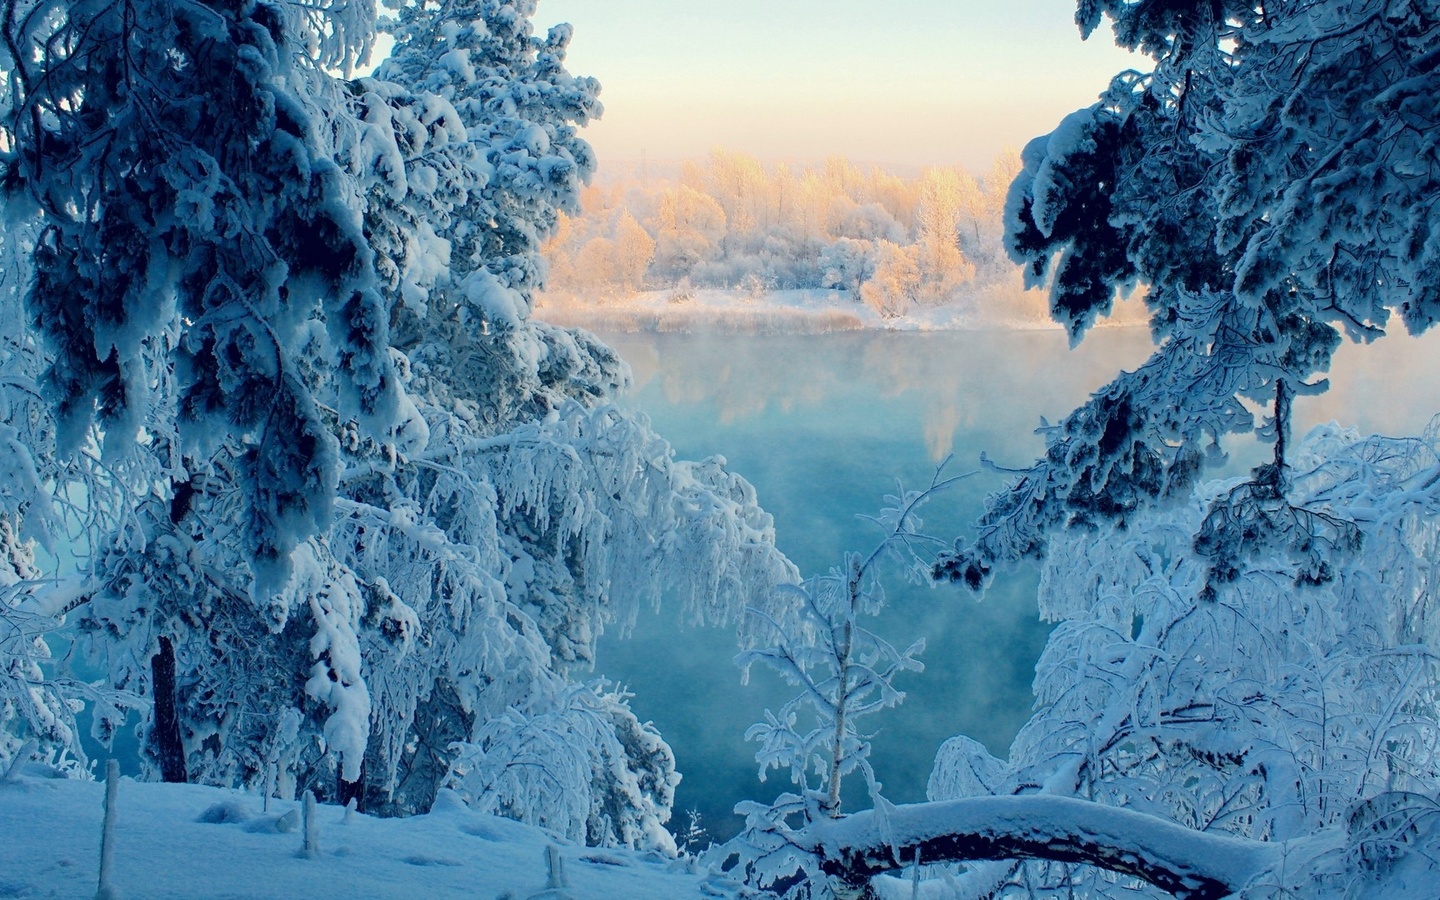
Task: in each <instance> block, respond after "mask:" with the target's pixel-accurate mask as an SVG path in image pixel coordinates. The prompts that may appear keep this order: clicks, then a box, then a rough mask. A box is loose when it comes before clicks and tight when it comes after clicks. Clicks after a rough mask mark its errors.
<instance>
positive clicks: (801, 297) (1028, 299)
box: [535, 286, 1059, 334]
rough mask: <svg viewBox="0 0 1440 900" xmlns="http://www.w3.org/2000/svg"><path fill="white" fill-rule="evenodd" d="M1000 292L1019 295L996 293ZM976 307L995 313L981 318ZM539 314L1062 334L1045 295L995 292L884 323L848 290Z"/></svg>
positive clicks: (781, 330) (616, 327) (623, 322)
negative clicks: (1009, 297)
mask: <svg viewBox="0 0 1440 900" xmlns="http://www.w3.org/2000/svg"><path fill="white" fill-rule="evenodd" d="M996 290H997V291H1014V290H1018V289H1012V288H1009V287H1003V286H1002V287H997V289H996ZM977 309H985V310H989V311H990V312H988V314H984V315H982V314H980V313H978V312H977ZM535 314H536V315H537V316H538V317H540V318H542V319H545V320H546V321H548V322H552V323H554V324H556V325H566V326H579V327H582V328H589V329H592V330H597V331H609V332H615V331H660V332H691V331H710V332H716V333H722V334H824V333H828V332H834V331H859V330H861V329H867V328H876V329H888V330H893V331H938V330H955V329H964V328H1058V327H1059V326H1057V325H1056V324H1055V323H1054V322H1052V321H1050V320H1049V319H1048V318H1046V317H1045V315H1044V300H1043V298H1042V297H1040V295H1036V294H1027V295H1025V296H1024V301H1023V302H1021V303H1015V304H1010V305H1009V306H1008V307H1007V306H1006V305H1005V304H1004V300H1003V298H999V297H998V296H997V297H992V296H990V295H989V294H988V293H985V294H978V295H977V296H976V297H973V298H963V299H961V300H958V301H956V302H955V303H952V304H948V305H946V306H938V307H929V308H921V307H918V306H916V307H913V308H912V309H911V312H910V314H909V315H905V316H900V317H898V318H888V319H887V318H882V317H881V316H880V314H879V313H877V312H875V311H874V310H873V309H871V308H869V307H868V306H866V305H865V304H863V303H859V302H857V301H856V300H855V299H854V298H852V297H851V295H850V294H849V293H848V292H846V291H824V290H793V291H769V292H766V293H763V294H754V293H751V292H748V291H742V290H711V289H703V290H702V289H696V290H693V291H691V292H689V293H688V294H677V293H676V292H675V291H674V290H664V291H644V292H641V293H638V294H634V295H631V296H629V297H617V298H609V299H604V300H598V301H595V300H585V299H580V300H572V299H567V298H562V297H554V296H542V297H541V298H540V300H539V303H538V304H537V306H536V308H535Z"/></svg>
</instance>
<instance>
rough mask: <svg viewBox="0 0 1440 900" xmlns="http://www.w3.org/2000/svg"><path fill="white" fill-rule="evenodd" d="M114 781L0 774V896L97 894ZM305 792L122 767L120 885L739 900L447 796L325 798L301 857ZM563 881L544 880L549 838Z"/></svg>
mask: <svg viewBox="0 0 1440 900" xmlns="http://www.w3.org/2000/svg"><path fill="white" fill-rule="evenodd" d="M104 794H105V786H104V785H103V784H101V783H98V782H92V781H80V780H73V779H66V778H62V777H58V775H57V774H56V773H55V772H53V770H49V769H47V768H45V767H43V766H39V765H30V766H27V767H26V770H25V773H24V774H23V775H21V776H20V777H19V778H18V779H17V780H16V781H14V782H0V835H4V840H3V841H0V897H83V896H91V895H93V894H94V893H95V887H96V880H97V876H98V873H99V864H100V834H101V817H102V813H103V805H104ZM300 806H301V804H300V802H299V801H279V800H271V801H270V802H269V808H268V810H267V809H266V807H265V804H263V803H262V800H261V798H260V797H259V796H258V795H255V794H247V793H242V792H240V791H233V790H221V789H217V788H210V787H202V786H199V785H167V784H146V783H141V782H135V781H132V780H130V779H129V778H122V779H121V780H120V785H119V800H118V804H117V811H118V819H117V822H116V832H115V858H114V860H113V867H114V869H113V884H114V886H115V889H116V890H115V893H116V895H117V896H119V897H122V898H137V897H144V898H153V900H164V898H171V897H174V898H187V900H188V898H194V897H226V898H246V897H257V898H258V897H280V896H288V897H311V898H326V897H367V898H377V900H380V898H389V897H394V898H412V897H416V896H426V897H451V896H453V897H483V898H492V897H511V898H514V900H525V898H529V897H533V896H535V895H537V894H543V895H544V896H552V897H569V898H573V900H587V898H594V900H615V898H626V900H684V898H692V897H695V898H699V897H705V898H715V897H734V896H737V895H738V888H737V887H736V886H735V885H734V884H733V883H732V882H730V881H728V880H727V879H724V878H722V877H719V876H715V875H712V874H710V873H708V872H705V871H703V870H700V869H699V868H698V867H696V866H694V865H693V864H692V863H691V862H690V861H688V860H686V859H683V858H680V859H667V858H665V857H663V856H660V855H659V854H653V853H652V854H639V853H632V852H628V851H623V850H613V849H607V850H597V849H593V848H585V847H582V846H579V845H577V844H575V843H573V842H570V841H567V840H565V839H563V838H561V837H558V836H556V835H554V834H552V833H550V832H547V831H544V830H542V829H539V828H533V827H530V826H527V825H522V824H520V823H518V822H513V821H511V820H509V819H502V818H497V817H494V816H489V815H483V814H481V813H476V812H472V811H470V810H468V809H466V808H465V807H464V806H463V805H461V804H460V803H459V801H457V800H455V799H454V796H453V795H452V794H449V793H448V792H447V793H444V794H442V795H441V796H440V798H439V800H438V801H437V802H436V804H435V810H434V811H433V812H431V813H430V814H429V815H424V816H414V817H410V818H405V819H377V818H373V817H371V816H367V815H363V814H360V813H354V812H349V813H347V811H346V810H344V809H342V808H340V807H338V806H332V805H325V804H322V805H320V807H319V809H318V823H319V827H320V835H319V844H320V852H319V854H318V855H317V856H316V857H315V858H314V859H307V858H305V856H304V854H303V853H302V848H301V844H302V841H303V835H302V833H301V830H300V828H299V820H300V812H299V810H300ZM552 846H553V847H555V848H557V849H558V851H559V854H560V857H561V859H562V860H563V870H564V873H565V877H566V880H567V884H568V886H567V887H565V888H564V889H563V890H562V891H561V892H557V893H554V894H544V892H545V890H546V888H547V869H546V863H545V859H546V852H547V848H549V847H552Z"/></svg>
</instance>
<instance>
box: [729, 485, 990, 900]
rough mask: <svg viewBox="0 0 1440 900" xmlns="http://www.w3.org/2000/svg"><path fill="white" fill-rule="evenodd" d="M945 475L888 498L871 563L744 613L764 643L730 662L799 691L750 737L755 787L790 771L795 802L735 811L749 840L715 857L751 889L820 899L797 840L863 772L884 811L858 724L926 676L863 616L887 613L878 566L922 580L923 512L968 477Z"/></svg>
mask: <svg viewBox="0 0 1440 900" xmlns="http://www.w3.org/2000/svg"><path fill="white" fill-rule="evenodd" d="M944 468H945V464H944V463H942V464H941V465H940V467H939V468H937V469H936V472H935V476H934V477H933V478H932V479H931V481H930V484H929V486H928V487H926V488H925V489H924V490H920V491H906V490H904V489H903V488H901V489H900V491H899V493H898V494H896V495H893V496H888V497H886V498H885V500H886V502H887V503H889V504H890V505H889V506H887V507H886V508H885V509H883V510H882V511H881V513H880V515H879V516H876V517H873V518H872V521H873V522H874V523H875V524H876V525H878V526H879V527H880V528H881V530H882V531H883V532H884V538H883V539H882V540H881V541H880V543H879V544H877V545H876V546H875V548H874V549H873V550H872V551H871V552H870V553H869V554H867V555H865V556H861V555H860V554H858V553H847V554H846V555H845V561H844V564H843V566H841V567H839V568H836V569H833V570H831V571H830V572H829V573H828V574H826V575H820V576H814V577H811V578H808V579H806V580H805V581H803V582H802V583H801V584H799V585H798V586H788V589H787V590H786V591H784V597H783V599H781V600H780V601H779V602H777V603H775V604H774V605H773V607H772V608H771V609H769V610H765V609H759V608H754V607H751V608H749V609H747V610H746V615H747V617H750V618H753V619H754V620H755V621H756V623H757V625H758V632H757V634H756V639H757V640H758V641H759V643H758V645H757V646H755V647H753V648H750V649H747V650H745V651H743V652H741V653H740V655H739V656H737V657H736V662H737V663H738V664H739V665H740V666H741V667H742V668H744V669H745V671H746V673H747V676H748V673H749V669H750V667H751V666H753V665H755V664H756V663H759V664H762V665H764V666H766V667H768V668H770V669H772V670H774V671H775V672H777V673H778V674H780V676H781V677H782V678H784V679H785V681H786V682H787V683H789V684H791V685H793V686H794V687H797V688H799V689H800V693H799V694H797V695H796V696H795V697H793V698H791V699H790V700H789V701H788V702H786V703H785V705H784V706H782V707H781V708H780V710H779V711H778V712H771V711H770V710H766V711H765V718H764V720H763V721H761V722H757V723H756V724H755V725H752V726H751V727H750V729H749V731H747V732H746V735H745V736H746V738H747V739H751V740H756V741H759V742H760V745H761V746H760V749H759V750H758V751H757V752H756V754H755V758H756V759H757V760H758V761H759V762H760V780H762V781H764V780H765V774H766V772H767V771H768V770H770V769H785V770H788V772H789V775H790V780H791V782H793V783H794V784H795V786H796V788H797V790H798V791H799V793H798V794H792V793H784V794H781V795H780V796H779V797H778V798H776V800H775V801H774V802H773V803H769V804H765V803H750V802H747V803H742V804H740V805H739V806H737V807H736V812H739V813H743V814H744V815H745V817H746V824H745V830H744V831H743V832H742V833H741V834H740V835H739V836H738V837H736V838H735V839H734V840H732V841H729V842H727V843H726V844H725V845H723V846H721V847H719V848H717V849H715V850H713V851H712V853H711V855H712V857H714V858H715V859H716V860H717V861H719V862H726V861H728V860H730V859H731V858H732V857H734V859H735V865H736V866H737V868H738V869H739V871H740V872H741V873H743V875H744V877H745V879H746V881H747V882H748V883H750V884H753V885H756V886H758V887H762V888H769V887H772V886H774V885H776V884H778V883H789V884H790V885H791V886H792V887H796V888H797V889H799V890H806V891H807V892H806V893H805V894H803V896H807V897H818V896H825V894H824V893H823V892H824V891H826V890H828V885H827V883H826V879H825V878H824V874H823V870H822V868H821V862H822V857H821V856H820V855H819V854H814V853H811V852H807V851H805V850H804V849H802V848H800V847H798V846H797V845H796V844H795V842H794V841H793V839H792V835H793V834H794V833H795V832H796V831H797V830H803V829H805V828H806V827H808V826H810V825H812V824H813V823H814V822H815V821H817V820H818V819H821V818H831V819H836V818H839V817H840V815H841V802H842V799H843V791H842V785H843V782H844V778H845V776H846V775H849V774H852V773H854V772H857V771H858V772H859V773H860V774H861V776H863V778H864V781H865V787H866V791H867V793H868V795H869V798H870V800H871V802H872V803H873V804H875V806H876V808H877V809H881V810H883V809H886V808H889V803H888V801H886V800H885V799H884V797H883V796H881V793H880V790H881V784H880V782H879V780H878V779H877V778H876V777H875V771H874V769H873V768H872V767H871V765H870V759H869V757H870V746H871V744H870V738H871V735H868V734H866V732H865V731H863V730H862V729H861V725H860V722H861V720H862V719H864V718H866V717H867V716H872V715H874V714H876V713H878V712H881V711H883V710H886V709H890V708H892V707H895V706H898V705H899V704H900V703H901V701H903V700H904V699H905V693H904V692H903V691H901V690H899V689H898V688H896V686H895V684H894V681H895V679H896V677H897V676H899V675H900V673H902V672H919V671H922V670H923V669H924V665H923V664H922V663H921V662H920V660H919V659H918V657H919V655H920V654H921V653H923V652H924V650H925V641H924V639H920V640H917V641H915V642H914V643H912V644H911V645H910V646H908V647H906V648H905V649H903V650H901V649H899V648H897V647H895V646H894V645H892V644H891V643H890V642H889V641H887V640H885V639H884V638H882V637H880V636H879V635H877V634H875V633H874V632H873V631H871V630H870V629H868V628H866V627H865V625H864V620H863V619H862V616H874V615H877V614H879V612H880V611H881V609H882V608H883V607H884V604H885V591H884V587H883V584H882V581H881V578H880V571H881V569H882V567H883V566H884V564H886V563H895V564H898V565H899V566H900V567H901V568H902V569H903V570H904V572H905V574H906V576H907V577H909V578H911V579H912V580H916V581H921V580H924V579H926V577H927V574H928V567H929V563H928V560H929V558H930V557H931V555H932V554H933V553H934V550H935V547H936V545H939V544H941V543H942V542H941V541H940V539H939V538H935V537H932V536H930V535H926V534H924V533H923V532H921V531H920V528H921V527H922V524H923V523H922V522H921V519H920V516H919V511H920V508H921V507H923V506H924V505H925V504H926V503H927V502H929V501H930V500H931V499H932V498H933V497H934V496H935V495H936V494H938V493H940V492H942V491H944V490H946V489H947V488H949V487H952V486H953V485H954V484H955V483H956V482H958V481H959V480H960V479H961V478H964V477H965V476H963V475H961V476H955V477H943V472H944ZM812 777H813V778H814V786H813V787H812V781H811V779H812ZM801 874H804V875H806V876H809V878H811V879H813V880H814V881H813V885H812V887H811V888H810V889H807V888H806V887H805V882H804V881H797V880H796V878H797V876H798V875H801ZM787 896H792V894H787Z"/></svg>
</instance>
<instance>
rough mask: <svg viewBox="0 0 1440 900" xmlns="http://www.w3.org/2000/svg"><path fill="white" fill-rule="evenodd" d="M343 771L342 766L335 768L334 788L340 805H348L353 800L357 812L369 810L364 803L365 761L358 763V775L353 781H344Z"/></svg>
mask: <svg viewBox="0 0 1440 900" xmlns="http://www.w3.org/2000/svg"><path fill="white" fill-rule="evenodd" d="M344 772H345V770H344V768H339V769H336V770H335V789H336V793H337V794H338V795H339V801H340V805H341V806H348V805H350V801H351V800H354V801H355V809H356V811H357V812H369V811H370V810H369V809H367V804H366V803H365V763H364V762H363V761H362V762H361V763H360V776H359V777H358V778H356V779H355V780H354V781H346V780H345V774H344Z"/></svg>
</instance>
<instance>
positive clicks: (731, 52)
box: [535, 0, 1143, 174]
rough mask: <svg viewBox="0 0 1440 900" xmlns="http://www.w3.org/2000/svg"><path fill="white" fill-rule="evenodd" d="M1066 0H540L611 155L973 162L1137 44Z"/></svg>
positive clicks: (1061, 108)
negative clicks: (601, 108) (583, 80)
mask: <svg viewBox="0 0 1440 900" xmlns="http://www.w3.org/2000/svg"><path fill="white" fill-rule="evenodd" d="M1074 14H1075V3H1074V0H986V2H979V0H540V6H539V12H538V14H537V15H536V17H535V25H536V29H537V31H540V32H543V31H544V30H545V29H547V28H548V27H550V26H551V25H553V24H555V23H558V22H569V23H570V24H572V25H573V26H574V27H575V37H574V40H573V42H572V44H571V47H570V56H569V59H568V64H567V66H568V68H569V69H570V71H571V72H573V73H575V74H580V75H593V76H594V77H596V78H598V79H599V80H600V83H601V85H602V87H603V91H602V93H601V99H602V100H603V101H604V104H605V115H604V118H603V119H602V120H601V121H600V122H598V123H595V124H593V125H591V126H590V127H589V128H587V129H586V132H585V136H586V137H587V139H588V140H589V141H590V142H591V144H593V145H594V147H595V149H596V151H597V153H598V154H599V157H600V161H601V167H602V174H603V171H604V165H605V162H606V160H611V161H615V162H634V161H638V160H639V159H640V158H641V156H642V153H643V154H644V156H645V158H646V159H648V160H650V161H656V162H660V161H665V160H676V159H688V158H695V157H699V156H703V155H705V154H706V153H708V152H709V151H710V150H712V149H715V148H725V149H729V150H737V151H741V152H745V153H750V154H752V155H755V156H758V157H760V158H762V159H766V160H782V159H783V160H795V161H804V160H820V159H824V158H826V157H828V156H833V155H841V156H847V157H849V158H851V159H854V160H857V161H864V162H875V163H886V164H891V165H897V166H926V165H951V164H957V163H958V164H961V165H964V166H966V167H967V168H970V169H971V170H973V171H976V172H977V173H979V172H984V171H985V170H986V169H988V168H989V166H990V163H991V161H992V160H993V159H994V158H995V157H996V155H997V154H998V153H999V152H1000V151H1001V150H1002V149H1004V148H1007V147H1013V148H1015V149H1020V148H1021V147H1023V146H1024V144H1025V142H1026V141H1028V140H1029V139H1030V138H1032V137H1034V136H1036V135H1038V134H1044V133H1046V132H1048V131H1050V130H1051V129H1052V128H1053V127H1054V126H1055V124H1056V123H1058V121H1059V120H1060V118H1061V117H1063V116H1064V115H1066V114H1068V113H1070V112H1072V111H1074V110H1076V109H1078V108H1080V107H1082V106H1088V105H1089V104H1090V103H1092V102H1094V100H1095V98H1096V96H1097V95H1098V94H1099V93H1100V92H1101V91H1102V90H1104V88H1105V87H1106V85H1107V84H1108V82H1109V79H1110V77H1111V76H1112V75H1114V74H1115V73H1117V72H1120V71H1122V70H1124V69H1127V68H1135V67H1138V66H1139V65H1140V64H1141V63H1142V62H1143V59H1141V58H1138V57H1132V56H1131V55H1129V54H1127V53H1126V52H1125V51H1123V50H1121V49H1119V48H1117V47H1116V46H1115V44H1114V41H1113V38H1112V37H1111V36H1110V33H1109V31H1108V29H1102V31H1097V32H1096V34H1095V35H1094V36H1093V37H1092V38H1091V39H1090V40H1089V41H1082V40H1081V39H1080V34H1079V31H1078V29H1077V28H1076V27H1075V24H1074Z"/></svg>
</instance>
